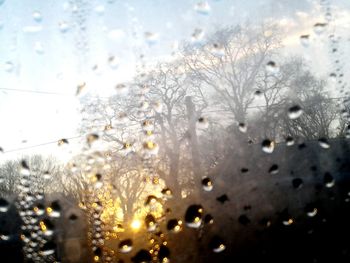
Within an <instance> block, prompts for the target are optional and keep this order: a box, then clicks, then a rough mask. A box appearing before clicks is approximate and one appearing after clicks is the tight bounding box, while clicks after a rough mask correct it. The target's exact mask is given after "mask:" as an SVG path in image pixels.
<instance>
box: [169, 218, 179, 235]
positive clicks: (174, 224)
mask: <svg viewBox="0 0 350 263" xmlns="http://www.w3.org/2000/svg"><path fill="white" fill-rule="evenodd" d="M167 229H168V230H169V231H170V232H173V233H178V232H180V231H181V230H182V221H181V220H177V219H170V220H169V221H168V223H167Z"/></svg>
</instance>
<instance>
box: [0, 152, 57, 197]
mask: <svg viewBox="0 0 350 263" xmlns="http://www.w3.org/2000/svg"><path fill="white" fill-rule="evenodd" d="M22 160H26V162H27V163H28V165H29V168H30V172H31V174H30V179H31V182H32V184H31V185H30V187H31V191H32V192H37V191H40V192H43V193H52V192H58V191H61V187H60V186H61V185H62V174H63V166H62V164H60V163H59V161H57V160H56V159H54V158H53V157H50V156H49V157H43V156H42V155H32V156H25V157H23V158H22V159H20V160H15V161H13V160H10V161H7V162H5V163H4V164H3V165H2V166H1V167H0V178H1V181H2V183H0V187H1V190H2V192H6V193H8V194H12V193H15V194H16V193H18V189H17V185H18V182H19V178H20V176H19V169H20V163H21V161H22Z"/></svg>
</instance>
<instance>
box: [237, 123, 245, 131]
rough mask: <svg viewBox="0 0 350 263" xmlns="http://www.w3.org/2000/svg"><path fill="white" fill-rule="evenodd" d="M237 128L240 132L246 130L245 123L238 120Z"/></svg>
mask: <svg viewBox="0 0 350 263" xmlns="http://www.w3.org/2000/svg"><path fill="white" fill-rule="evenodd" d="M238 129H239V131H240V132H242V133H246V132H247V125H245V123H243V122H240V123H239V124H238Z"/></svg>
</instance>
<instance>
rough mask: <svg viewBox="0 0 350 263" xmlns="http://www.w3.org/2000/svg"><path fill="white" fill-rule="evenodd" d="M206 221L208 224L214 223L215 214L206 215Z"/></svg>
mask: <svg viewBox="0 0 350 263" xmlns="http://www.w3.org/2000/svg"><path fill="white" fill-rule="evenodd" d="M204 223H205V224H208V225H211V224H214V218H213V216H212V215H210V214H206V215H205V217H204Z"/></svg>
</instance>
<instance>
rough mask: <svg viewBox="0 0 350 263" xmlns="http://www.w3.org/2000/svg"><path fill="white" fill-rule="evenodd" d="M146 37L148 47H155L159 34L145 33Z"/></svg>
mask: <svg viewBox="0 0 350 263" xmlns="http://www.w3.org/2000/svg"><path fill="white" fill-rule="evenodd" d="M144 37H145V40H146V43H147V44H148V45H154V44H156V43H157V42H158V40H159V35H158V34H157V33H152V32H145V33H144Z"/></svg>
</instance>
